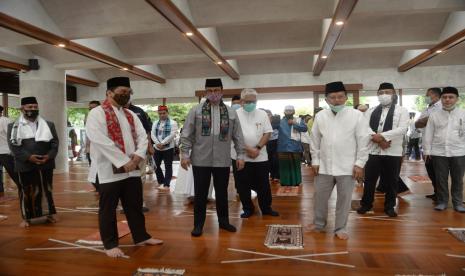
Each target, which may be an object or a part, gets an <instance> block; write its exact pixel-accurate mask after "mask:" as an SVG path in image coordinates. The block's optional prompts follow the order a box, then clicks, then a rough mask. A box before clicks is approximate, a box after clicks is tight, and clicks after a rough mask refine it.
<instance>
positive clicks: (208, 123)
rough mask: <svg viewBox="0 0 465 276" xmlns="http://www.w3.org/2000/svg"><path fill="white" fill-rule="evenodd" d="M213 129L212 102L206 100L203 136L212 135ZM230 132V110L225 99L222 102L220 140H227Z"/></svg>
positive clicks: (203, 114)
mask: <svg viewBox="0 0 465 276" xmlns="http://www.w3.org/2000/svg"><path fill="white" fill-rule="evenodd" d="M211 131H212V114H211V103H210V101H209V100H206V101H205V103H204V104H203V106H202V136H210V135H211ZM228 133H229V112H228V108H227V107H226V105H225V104H224V103H223V101H221V102H220V135H219V139H220V141H226V140H227V137H228Z"/></svg>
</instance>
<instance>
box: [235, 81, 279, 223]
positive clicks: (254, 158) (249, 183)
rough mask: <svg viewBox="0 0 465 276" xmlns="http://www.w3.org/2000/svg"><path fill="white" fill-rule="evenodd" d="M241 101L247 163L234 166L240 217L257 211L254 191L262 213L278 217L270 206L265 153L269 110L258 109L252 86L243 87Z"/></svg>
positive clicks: (269, 132)
mask: <svg viewBox="0 0 465 276" xmlns="http://www.w3.org/2000/svg"><path fill="white" fill-rule="evenodd" d="M241 100H242V104H243V105H242V108H240V109H238V110H237V117H238V118H239V122H240V124H241V128H242V134H243V136H244V143H245V152H246V156H245V160H244V161H245V166H244V169H243V170H240V171H238V170H237V169H234V174H235V179H236V180H237V183H236V187H237V191H238V193H239V197H240V199H241V202H242V209H243V210H244V212H243V213H242V214H241V217H242V218H248V217H250V216H252V215H253V213H254V211H255V207H254V204H253V202H252V199H251V190H254V191H256V192H257V197H258V204H259V206H260V210H261V212H262V215H269V216H279V213H278V212H276V211H274V210H273V209H272V208H271V189H270V180H269V178H268V173H269V163H268V154H267V152H266V143H267V142H268V140H269V139H270V136H271V133H272V132H273V129H272V128H271V123H270V120H269V119H268V115H267V114H266V112H265V111H263V110H260V109H257V91H255V90H254V89H249V88H247V89H244V90H242V93H241Z"/></svg>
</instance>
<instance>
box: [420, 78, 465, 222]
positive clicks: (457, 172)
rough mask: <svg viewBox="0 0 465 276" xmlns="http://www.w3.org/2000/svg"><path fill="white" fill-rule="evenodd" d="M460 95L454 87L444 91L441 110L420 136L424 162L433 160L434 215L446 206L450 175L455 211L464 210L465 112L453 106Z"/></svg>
mask: <svg viewBox="0 0 465 276" xmlns="http://www.w3.org/2000/svg"><path fill="white" fill-rule="evenodd" d="M458 99H459V93H458V90H457V88H455V87H444V88H443V89H442V93H441V102H442V110H439V111H437V112H435V113H433V114H431V115H430V116H429V120H428V124H427V125H426V129H425V133H424V136H423V150H424V154H425V158H426V159H432V161H433V166H434V171H435V174H436V183H437V186H436V192H437V205H436V207H435V208H434V209H435V210H437V211H443V210H445V209H447V207H448V204H449V188H448V186H449V183H448V182H449V181H448V178H449V173H450V177H451V182H452V183H451V195H452V204H453V206H454V210H455V211H457V212H460V213H465V208H464V207H463V203H462V202H463V175H464V172H465V110H463V109H461V108H458V107H457V106H456V104H457V101H458Z"/></svg>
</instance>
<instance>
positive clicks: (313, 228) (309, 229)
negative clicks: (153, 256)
mask: <svg viewBox="0 0 465 276" xmlns="http://www.w3.org/2000/svg"><path fill="white" fill-rule="evenodd" d="M304 230H305V232H314V233H323V232H325V230H324V229H321V228H319V227H316V225H315V224H309V225H307V226H306V227H305V228H304Z"/></svg>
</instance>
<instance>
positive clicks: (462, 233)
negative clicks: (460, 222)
mask: <svg viewBox="0 0 465 276" xmlns="http://www.w3.org/2000/svg"><path fill="white" fill-rule="evenodd" d="M447 232H449V233H450V234H451V235H452V236H454V237H455V238H456V239H457V240H459V241H462V242H465V228H447Z"/></svg>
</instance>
